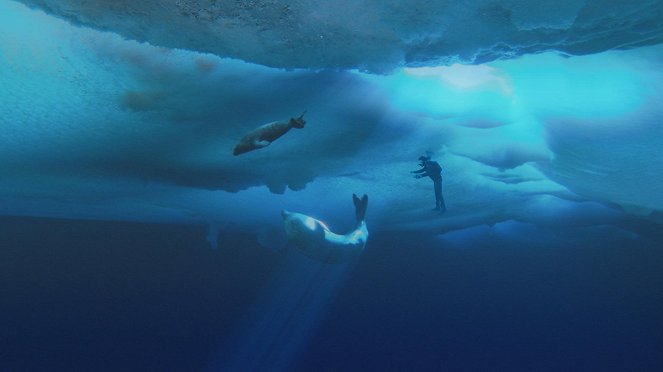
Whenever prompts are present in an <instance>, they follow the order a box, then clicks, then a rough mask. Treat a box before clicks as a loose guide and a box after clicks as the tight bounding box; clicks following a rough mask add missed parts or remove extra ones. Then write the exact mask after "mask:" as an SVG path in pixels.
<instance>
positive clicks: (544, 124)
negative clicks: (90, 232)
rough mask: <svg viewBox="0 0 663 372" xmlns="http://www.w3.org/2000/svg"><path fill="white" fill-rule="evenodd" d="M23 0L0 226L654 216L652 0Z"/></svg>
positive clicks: (660, 112) (662, 6)
mask: <svg viewBox="0 0 663 372" xmlns="http://www.w3.org/2000/svg"><path fill="white" fill-rule="evenodd" d="M22 3H24V4H26V5H30V6H32V7H35V8H36V9H31V8H29V7H27V6H25V5H23V4H21V3H19V2H14V1H7V0H3V1H0V81H2V84H1V85H0V98H1V99H0V113H1V114H2V115H1V116H0V128H2V130H1V131H0V170H1V171H2V182H1V183H0V198H1V202H2V204H1V206H0V213H1V214H3V215H29V216H51V217H76V218H91V219H113V220H136V221H171V222H183V223H190V222H196V223H198V222H203V223H209V224H210V226H212V227H213V228H219V227H220V226H234V227H236V228H238V229H248V230H252V231H256V232H258V231H261V229H264V228H265V227H266V226H278V224H279V223H280V217H279V211H280V210H281V209H283V208H287V209H289V210H297V211H301V212H305V213H307V214H310V215H312V216H316V217H318V218H322V219H324V220H326V221H327V222H329V224H330V226H332V229H334V230H343V229H344V228H346V229H349V228H350V227H351V225H352V216H353V213H352V203H351V194H352V193H353V192H355V193H360V194H361V193H367V194H368V195H369V196H370V200H371V202H370V206H369V208H368V223H369V228H370V229H371V230H381V229H388V230H421V231H428V232H431V233H433V234H438V233H444V232H447V231H451V230H463V229H467V228H471V227H473V226H480V225H489V226H492V225H494V224H496V223H499V222H502V221H508V220H517V221H522V222H528V223H534V224H538V225H544V226H565V225H582V226H585V225H587V226H591V225H606V224H612V225H615V226H619V227H621V228H628V229H632V230H638V228H637V226H641V225H642V224H639V223H637V221H642V222H643V224H645V225H646V224H650V223H657V222H660V220H661V211H662V210H663V186H661V185H663V182H662V181H663V156H662V155H663V150H662V147H661V145H662V144H663V127H662V126H661V118H663V107H661V104H660V102H661V97H662V96H663V73H661V71H663V66H662V65H663V58H662V57H663V48H662V47H661V46H659V45H656V44H658V43H659V42H660V41H661V38H662V37H663V2H661V1H638V2H624V1H607V2H605V1H602V2H599V1H562V2H559V1H556V2H547V1H543V2H536V4H532V2H525V1H500V2H495V1H490V2H488V1H476V2H458V1H448V2H414V3H413V2H406V1H356V2H355V1H352V2H351V1H340V2H339V1H334V2H323V1H313V2H311V1H292V2H281V1H264V2H252V1H237V2H227V3H223V2H216V1H171V2H164V1H114V2H85V1H74V0H68V1H46V0H42V1H38V0H34V1H29V0H25V1H22ZM53 15H54V16H55V17H54V16H53ZM544 52H545V53H544ZM572 55H573V56H572ZM458 63H463V64H458ZM375 72H379V74H375ZM304 110H308V112H307V114H306V120H307V125H306V128H304V129H301V130H297V129H293V130H292V131H290V132H289V133H287V134H286V135H285V136H284V137H283V138H281V139H279V140H277V141H276V142H274V143H273V144H272V145H271V146H269V147H267V148H264V149H261V150H258V151H253V152H251V153H247V154H244V155H241V156H237V157H234V156H233V155H232V148H233V146H234V144H235V143H236V142H237V140H238V139H239V138H241V137H242V135H243V134H245V133H246V132H248V131H249V130H251V129H253V128H255V127H257V126H259V125H261V124H264V123H267V122H271V121H275V120H283V119H287V118H289V117H295V116H299V114H301V112H303V111H304ZM426 152H429V153H430V154H432V156H433V157H434V158H435V159H436V160H438V161H439V162H440V163H441V164H442V167H443V177H444V183H443V192H444V196H445V199H446V202H447V207H448V209H449V211H448V212H447V213H446V214H444V215H442V216H439V215H436V214H434V213H432V212H430V210H429V209H430V208H431V207H432V206H433V205H434V199H433V190H432V182H430V180H415V179H413V178H412V177H411V175H410V174H409V171H411V170H415V169H417V160H416V159H417V158H418V157H419V156H420V155H421V154H424V153H426ZM634 221H635V222H634ZM645 222H646V223H645ZM335 226H337V228H335ZM635 232H636V233H640V232H641V231H635Z"/></svg>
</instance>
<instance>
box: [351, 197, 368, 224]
mask: <svg viewBox="0 0 663 372" xmlns="http://www.w3.org/2000/svg"><path fill="white" fill-rule="evenodd" d="M352 201H353V202H354V204H355V216H356V217H357V223H359V222H361V221H363V220H364V218H365V217H366V207H368V195H366V194H364V196H362V197H361V199H359V197H358V196H357V194H352Z"/></svg>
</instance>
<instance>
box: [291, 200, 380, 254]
mask: <svg viewBox="0 0 663 372" xmlns="http://www.w3.org/2000/svg"><path fill="white" fill-rule="evenodd" d="M352 201H353V202H354V204H355V215H356V217H357V224H356V226H355V229H354V230H352V231H350V232H349V233H347V234H345V235H340V234H336V233H333V232H332V231H331V230H329V227H327V225H326V224H325V223H324V222H322V221H320V220H317V219H315V218H313V217H310V216H307V215H305V214H301V213H295V212H288V211H286V210H283V211H282V212H281V216H282V217H283V225H284V227H285V232H286V234H287V235H288V239H289V240H290V242H292V243H293V244H294V245H295V246H296V247H297V248H299V249H300V250H301V251H302V252H303V253H304V254H306V255H307V256H309V257H311V258H313V259H315V260H318V261H322V262H325V263H340V262H346V261H349V260H351V259H353V258H355V257H357V256H359V255H360V254H361V252H363V250H364V247H365V246H366V241H367V240H368V229H367V228H366V221H365V220H364V219H365V215H366V207H367V206H368V196H367V195H364V196H363V197H362V198H361V199H359V198H358V197H357V195H355V194H352Z"/></svg>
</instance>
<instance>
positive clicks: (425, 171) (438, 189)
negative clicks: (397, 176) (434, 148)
mask: <svg viewBox="0 0 663 372" xmlns="http://www.w3.org/2000/svg"><path fill="white" fill-rule="evenodd" d="M419 160H420V163H419V166H420V167H421V169H419V170H416V171H411V172H410V173H414V174H415V176H414V178H423V177H426V176H428V177H430V179H432V180H433V188H434V189H435V208H433V210H434V211H440V213H444V212H446V211H447V207H446V206H445V205H444V198H443V197H442V167H440V164H438V163H437V162H436V161H433V160H431V159H430V156H425V155H422V156H420V157H419Z"/></svg>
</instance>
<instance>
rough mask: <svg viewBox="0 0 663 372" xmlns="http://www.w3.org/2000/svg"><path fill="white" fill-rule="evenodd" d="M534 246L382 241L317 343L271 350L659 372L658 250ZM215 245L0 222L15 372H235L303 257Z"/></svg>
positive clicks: (404, 362) (334, 360)
mask: <svg viewBox="0 0 663 372" xmlns="http://www.w3.org/2000/svg"><path fill="white" fill-rule="evenodd" d="M527 231H528V230H527V228H524V231H520V232H519V233H521V234H515V233H512V234H495V233H486V234H484V236H482V235H481V234H476V235H475V236H474V237H473V238H472V241H471V242H467V243H468V244H466V245H459V244H456V245H454V244H449V243H446V244H442V243H441V241H440V240H439V239H438V240H436V239H433V238H425V237H421V236H417V235H414V234H395V233H391V234H389V233H382V234H375V235H374V236H372V240H371V242H370V244H369V246H368V247H367V250H366V252H365V254H364V255H363V256H362V257H361V258H360V259H359V261H358V262H357V263H356V264H355V265H354V266H353V267H352V268H351V270H349V272H348V274H347V277H346V278H345V280H344V281H343V282H342V283H341V284H339V288H338V290H337V291H336V293H335V294H334V297H333V300H332V301H331V302H330V303H331V305H329V306H328V308H327V309H326V310H325V311H322V312H321V314H322V315H321V316H320V319H319V321H317V322H316V323H315V325H314V326H312V327H311V334H310V337H309V338H308V340H307V342H301V343H298V344H297V343H295V344H293V345H292V350H288V348H289V347H290V346H287V342H286V343H285V345H286V346H275V345H272V346H271V348H272V349H275V350H276V349H278V350H280V352H283V350H286V351H288V352H289V354H290V355H292V356H293V359H292V360H290V361H289V362H288V366H287V368H286V369H287V370H297V371H310V370H322V371H384V370H417V371H427V370H431V371H432V370H449V371H467V370H491V371H492V370H498V371H520V370H522V371H533V370H537V371H542V370H545V371H560V370H575V371H588V370H603V371H606V370H614V371H624V370H633V371H656V370H661V368H663V356H662V354H661V353H660V350H663V322H662V318H661V311H660V310H661V308H663V292H662V290H661V288H663V272H662V271H661V270H660V268H661V267H662V265H663V250H661V249H660V247H661V246H662V245H661V243H662V242H663V238H662V237H661V234H660V233H658V234H657V233H656V232H653V233H651V234H649V237H639V238H634V237H632V236H630V235H626V234H623V235H620V234H615V233H612V232H610V231H609V230H601V229H595V230H593V231H592V230H589V231H588V230H587V229H584V230H580V229H567V230H564V231H548V232H546V231H539V234H538V236H539V237H541V239H540V240H538V239H533V235H532V234H526V232H527ZM529 232H530V233H531V232H532V231H529ZM205 235H206V228H205V226H178V225H158V224H131V223H108V222H92V221H74V220H50V219H33V218H2V220H1V224H0V244H1V245H2V247H3V249H2V250H0V273H2V274H1V275H2V280H1V281H0V293H2V306H1V307H0V329H2V338H1V339H0V364H2V366H3V368H2V369H3V370H8V371H65V370H89V371H92V370H94V371H118V370H123V371H134V370H135V371H138V370H160V371H199V370H200V371H202V370H209V368H210V366H213V365H218V364H215V361H218V360H220V359H227V358H228V357H230V359H232V356H231V355H230V356H229V355H224V353H226V352H228V351H230V350H231V349H232V348H231V347H227V345H228V339H229V338H230V339H233V337H232V336H233V335H234V334H236V333H237V327H238V325H240V324H242V319H243V317H245V316H246V314H247V312H249V309H250V308H251V306H252V303H255V300H256V299H257V298H258V297H259V296H260V293H261V289H263V288H265V287H266V286H268V285H269V282H270V280H271V279H272V278H273V276H274V275H275V273H276V272H277V271H278V269H279V267H280V265H282V264H283V262H284V261H285V260H287V259H288V258H287V257H288V254H290V253H291V252H288V251H281V252H274V251H270V250H267V249H265V248H262V247H260V246H259V245H258V244H257V243H256V242H255V237H254V236H252V235H251V234H241V233H234V234H233V235H232V236H231V237H226V239H222V243H221V244H220V247H219V249H217V250H210V249H209V248H208V247H207V243H206V241H205ZM557 241H565V242H566V244H565V245H560V244H557V243H556V242H557ZM305 259H306V260H308V258H305ZM311 262H312V261H311ZM311 264H313V263H311ZM318 279H319V278H318ZM315 286H316V284H315V283H314V284H313V285H312V286H308V288H313V289H315ZM293 295H294V294H293ZM270 306H271V305H268V306H267V307H270ZM298 306H306V304H305V303H301V302H300V303H299V305H298ZM254 310H255V309H254ZM294 324H296V323H291V327H292V326H293V325H294ZM224 345H225V346H224ZM278 350H277V351H278ZM268 352H270V351H269V350H263V351H262V353H268ZM256 357H261V356H256ZM262 357H264V356H262ZM240 369H241V368H240ZM258 369H262V370H272V368H270V366H269V365H262V366H260V365H259V368H258Z"/></svg>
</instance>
